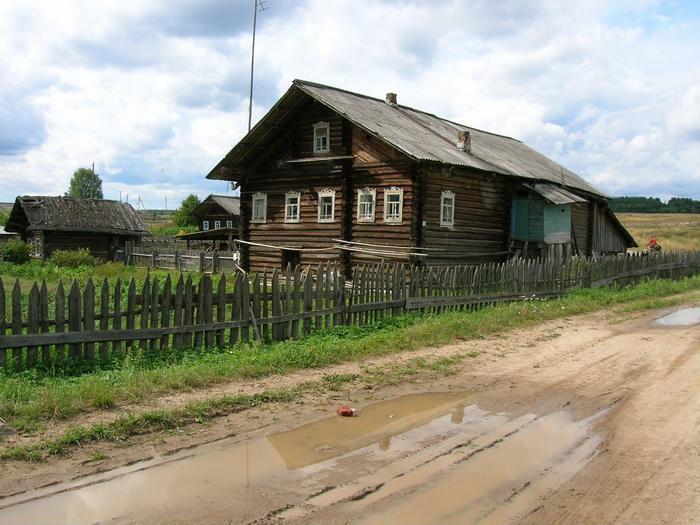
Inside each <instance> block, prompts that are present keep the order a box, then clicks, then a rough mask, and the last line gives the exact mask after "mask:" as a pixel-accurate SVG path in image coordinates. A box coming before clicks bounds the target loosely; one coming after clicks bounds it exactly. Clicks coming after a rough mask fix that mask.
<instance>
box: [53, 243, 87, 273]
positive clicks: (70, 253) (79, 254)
mask: <svg viewBox="0 0 700 525" xmlns="http://www.w3.org/2000/svg"><path fill="white" fill-rule="evenodd" d="M51 262H52V263H54V264H55V265H56V266H61V267H63V268H79V267H81V266H94V265H95V259H94V258H93V256H92V255H90V251H89V250H87V249H86V248H81V249H80V250H56V251H55V252H53V253H52V254H51Z"/></svg>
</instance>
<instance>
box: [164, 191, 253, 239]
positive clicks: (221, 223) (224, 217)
mask: <svg viewBox="0 0 700 525" xmlns="http://www.w3.org/2000/svg"><path fill="white" fill-rule="evenodd" d="M240 213H241V201H240V197H238V196H228V195H209V196H208V197H207V198H206V199H204V200H203V201H202V202H201V203H200V204H199V206H197V207H196V208H195V209H194V210H193V211H192V215H194V216H195V217H196V218H197V226H198V231H196V232H192V233H183V234H180V235H178V236H177V238H178V239H182V240H185V241H187V246H188V247H189V246H190V243H191V242H199V243H205V244H209V246H211V245H213V246H214V247H215V248H222V249H226V250H231V249H233V246H232V245H233V240H234V239H237V238H238V225H239V217H240Z"/></svg>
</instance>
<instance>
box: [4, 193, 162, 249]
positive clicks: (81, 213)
mask: <svg viewBox="0 0 700 525" xmlns="http://www.w3.org/2000/svg"><path fill="white" fill-rule="evenodd" d="M5 229H6V230H7V231H10V232H17V233H18V234H19V235H20V237H21V238H22V240H23V241H25V242H27V243H28V244H30V245H31V247H32V255H33V256H34V257H36V258H39V259H47V258H49V257H51V254H52V253H53V251H54V250H77V249H80V248H86V249H88V250H90V253H91V254H92V255H93V256H94V257H96V258H98V259H102V260H112V259H113V258H114V255H115V253H116V251H117V250H118V249H122V248H124V245H125V243H126V242H127V241H132V242H136V241H138V239H140V238H141V237H143V236H144V235H148V232H147V231H146V227H145V226H144V224H143V221H142V220H141V218H140V217H139V216H138V214H137V213H136V211H135V210H134V208H132V207H131V205H129V204H127V203H124V202H117V201H110V200H103V199H77V198H73V197H40V196H24V197H17V199H16V200H15V204H14V206H13V208H12V211H11V212H10V217H9V219H8V220H7V224H6V226H5Z"/></svg>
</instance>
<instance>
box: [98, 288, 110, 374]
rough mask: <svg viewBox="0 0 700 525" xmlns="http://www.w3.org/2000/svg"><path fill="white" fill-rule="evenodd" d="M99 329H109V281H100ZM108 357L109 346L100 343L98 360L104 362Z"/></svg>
mask: <svg viewBox="0 0 700 525" xmlns="http://www.w3.org/2000/svg"><path fill="white" fill-rule="evenodd" d="M100 330H109V282H108V281H107V278H105V279H104V281H102V289H101V291H100ZM108 357H109V347H108V345H107V343H106V342H103V343H101V344H100V361H101V362H102V363H104V362H105V361H107V358H108Z"/></svg>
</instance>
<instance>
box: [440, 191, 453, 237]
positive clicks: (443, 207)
mask: <svg viewBox="0 0 700 525" xmlns="http://www.w3.org/2000/svg"><path fill="white" fill-rule="evenodd" d="M454 225H455V194H454V192H452V191H450V190H445V191H443V192H442V193H440V226H447V227H449V228H451V227H452V226H454Z"/></svg>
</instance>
